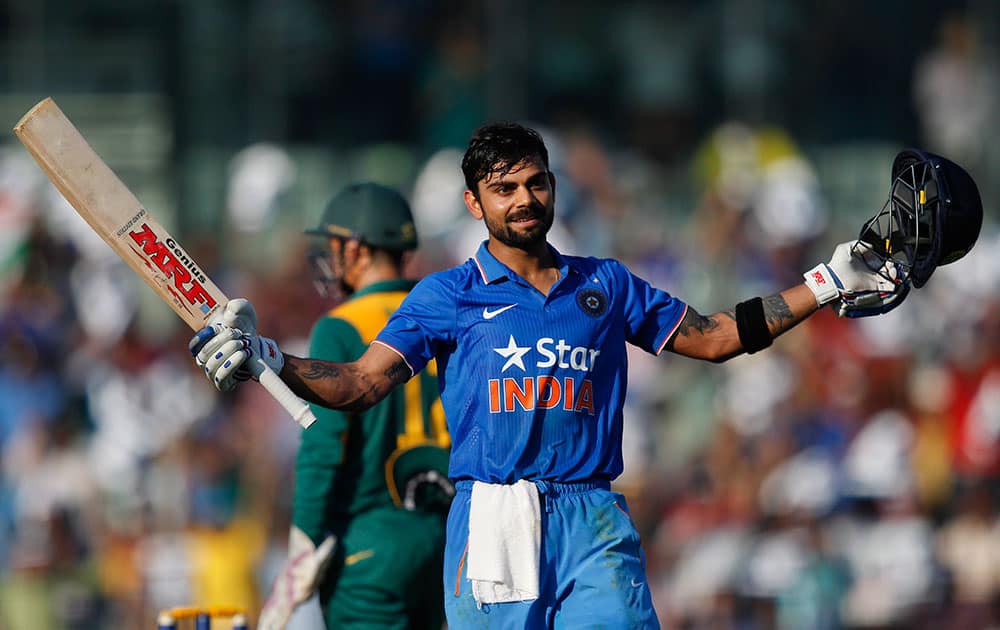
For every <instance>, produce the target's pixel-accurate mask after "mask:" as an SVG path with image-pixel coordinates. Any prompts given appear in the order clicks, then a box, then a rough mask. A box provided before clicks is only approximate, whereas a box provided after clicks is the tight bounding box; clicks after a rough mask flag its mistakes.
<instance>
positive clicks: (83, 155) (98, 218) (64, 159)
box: [14, 98, 316, 427]
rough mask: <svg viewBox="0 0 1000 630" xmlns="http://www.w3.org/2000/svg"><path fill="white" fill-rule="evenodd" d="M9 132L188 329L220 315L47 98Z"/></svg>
mask: <svg viewBox="0 0 1000 630" xmlns="http://www.w3.org/2000/svg"><path fill="white" fill-rule="evenodd" d="M14 135H16V136H17V139H18V140H20V141H21V144H23V145H24V146H25V147H26V148H27V149H28V151H29V152H30V153H31V155H32V157H34V158H35V161H36V162H38V165H39V166H40V167H41V168H42V171H44V173H45V175H46V177H48V178H49V180H50V181H51V182H52V183H53V184H54V185H55V187H56V188H57V189H58V190H59V192H61V193H62V195H63V196H64V197H65V198H66V200H67V201H69V203H70V205H72V206H73V207H74V208H75V209H76V211H77V212H78V213H79V214H80V216H81V217H83V218H84V220H85V221H86V222H87V223H89V224H90V227H92V228H93V229H94V231H95V232H97V233H98V234H100V235H101V238H103V239H104V241H105V242H107V244H108V245H110V246H111V249H113V250H115V253H117V254H118V255H119V256H120V257H121V258H122V260H124V261H125V262H126V263H128V265H129V266H130V267H132V270H133V271H135V272H136V273H137V274H139V277H140V278H142V279H143V280H144V281H145V282H146V284H148V285H149V286H150V287H151V288H152V289H153V291H155V292H156V293H157V295H159V296H160V297H161V298H162V299H163V301H164V302H166V303H167V304H169V305H170V308H172V309H174V312H175V313H177V314H178V315H180V317H181V319H183V320H184V322H185V323H186V324H187V325H188V326H190V327H191V328H192V329H193V330H201V329H202V328H204V327H205V326H207V325H208V323H209V322H210V321H212V320H213V318H215V317H217V316H220V315H221V309H224V308H225V306H226V302H227V301H228V298H226V296H225V295H224V294H223V293H222V291H221V290H220V289H219V287H217V286H215V283H214V282H212V280H211V279H210V278H209V277H208V276H207V275H206V274H205V272H204V271H202V269H201V267H199V266H198V264H197V263H196V262H195V261H194V260H193V259H192V258H191V256H190V255H188V253H187V252H186V251H185V250H184V248H183V247H181V245H180V243H178V242H177V240H176V239H174V238H173V237H172V236H171V235H170V234H169V233H168V232H167V231H166V230H165V229H164V228H163V226H162V225H160V223H159V222H158V221H157V220H156V219H155V218H153V215H152V214H150V212H149V210H147V209H146V208H144V207H143V205H142V204H141V203H139V200H138V199H136V198H135V195H133V194H132V191H130V190H129V189H128V187H127V186H125V184H124V183H122V181H121V180H120V179H119V178H118V176H117V175H115V173H114V171H112V170H111V168H110V167H108V165H107V164H105V162H104V160H102V159H101V158H100V156H98V155H97V153H95V152H94V150H93V149H92V148H91V147H90V144H88V143H87V141H86V139H84V137H83V136H82V135H81V134H80V132H79V130H78V129H77V128H76V126H75V125H74V124H73V123H72V122H71V121H70V120H69V119H68V118H67V117H66V115H65V114H63V112H62V110H61V109H59V106H58V105H56V103H55V101H54V100H52V98H46V99H44V100H42V101H41V102H40V103H38V104H37V105H35V106H34V107H32V108H31V110H29V111H28V113H27V114H25V115H24V116H23V117H22V118H21V120H20V121H18V123H17V125H15V126H14ZM260 384H261V385H263V386H264V387H265V388H266V389H267V391H268V392H270V393H271V395H272V396H274V398H275V399H276V400H277V401H278V402H279V403H280V404H281V406H282V407H284V408H285V410H287V411H288V413H290V414H291V416H292V418H294V419H295V421H296V422H298V423H299V424H300V425H302V426H303V427H307V426H309V425H310V424H312V423H313V422H315V420H316V417H315V416H314V415H313V413H312V410H311V409H309V405H308V404H306V403H305V402H303V401H302V400H301V399H300V398H299V397H298V396H296V395H295V394H294V393H293V392H292V390H291V389H289V388H288V385H286V384H285V383H284V381H282V380H281V379H280V378H279V377H278V375H277V374H275V373H274V371H273V370H270V369H265V371H264V372H263V373H262V374H261V375H260Z"/></svg>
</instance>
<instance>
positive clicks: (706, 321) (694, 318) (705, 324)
mask: <svg viewBox="0 0 1000 630" xmlns="http://www.w3.org/2000/svg"><path fill="white" fill-rule="evenodd" d="M733 317H735V315H733ZM718 327H719V322H717V321H715V320H714V319H711V318H709V317H705V316H704V315H702V314H701V313H699V312H698V311H696V310H694V309H693V308H692V307H691V306H688V310H687V313H685V314H684V319H682V320H681V323H680V324H678V325H677V330H676V331H675V332H674V334H673V336H672V337H671V338H670V341H668V342H667V349H668V350H671V351H672V350H673V349H674V341H675V340H676V339H677V337H679V336H681V335H683V336H685V337H690V336H691V334H692V333H693V332H697V333H698V334H700V335H704V334H705V333H706V332H708V331H710V330H713V329H715V328H718Z"/></svg>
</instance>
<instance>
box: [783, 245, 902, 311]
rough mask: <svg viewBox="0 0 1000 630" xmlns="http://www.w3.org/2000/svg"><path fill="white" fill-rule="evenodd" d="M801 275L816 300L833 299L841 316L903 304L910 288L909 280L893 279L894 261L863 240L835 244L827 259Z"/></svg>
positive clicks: (829, 300)
mask: <svg viewBox="0 0 1000 630" xmlns="http://www.w3.org/2000/svg"><path fill="white" fill-rule="evenodd" d="M873 268H874V269H875V271H873V270H872V269H873ZM803 276H804V277H805V281H806V286H807V287H809V288H810V289H811V290H812V292H813V295H815V296H816V303H817V304H819V305H820V306H823V305H824V304H829V303H831V302H835V303H834V304H833V306H834V309H835V310H836V311H837V314H838V315H840V316H841V317H844V316H846V317H867V316H869V315H878V314H880V313H887V312H889V311H891V310H892V309H894V308H896V307H897V306H899V305H900V304H902V302H903V299H904V298H905V297H906V295H907V294H908V293H909V290H910V286H909V283H902V282H899V281H897V280H896V278H897V277H898V274H897V271H896V266H895V265H894V264H893V262H892V261H891V260H885V261H883V260H882V258H881V257H880V256H878V255H877V254H875V252H873V251H872V248H871V246H870V245H868V244H867V243H865V242H863V241H847V242H845V243H841V244H839V245H837V247H836V249H834V251H833V257H832V258H830V262H829V263H825V264H823V263H821V264H819V265H816V266H815V267H813V268H812V269H810V270H809V271H807V272H806V273H805V274H803Z"/></svg>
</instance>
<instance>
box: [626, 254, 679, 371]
mask: <svg viewBox="0 0 1000 630" xmlns="http://www.w3.org/2000/svg"><path fill="white" fill-rule="evenodd" d="M615 266H616V270H615V275H616V278H617V280H618V282H620V283H621V284H622V288H623V289H624V294H625V300H624V306H623V316H624V318H625V326H626V333H625V334H626V339H628V341H629V343H632V344H634V345H636V346H638V347H640V348H642V349H643V350H645V351H646V352H650V353H652V354H659V353H660V352H662V351H663V347H664V346H665V345H666V344H667V341H668V340H669V339H670V337H671V336H672V335H673V334H674V332H675V331H676V330H677V327H678V326H679V325H680V323H681V320H683V319H684V315H685V313H687V304H685V303H684V302H683V301H681V300H679V299H678V298H676V297H674V296H672V295H670V294H669V293H667V292H666V291H663V290H661V289H657V288H655V287H653V286H651V285H650V284H649V283H648V282H646V281H645V280H643V279H642V278H639V277H638V276H636V275H634V274H633V273H632V272H631V271H629V270H628V268H627V267H626V266H625V265H624V264H622V263H620V262H616V263H615Z"/></svg>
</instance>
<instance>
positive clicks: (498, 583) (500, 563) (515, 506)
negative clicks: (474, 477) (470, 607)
mask: <svg viewBox="0 0 1000 630" xmlns="http://www.w3.org/2000/svg"><path fill="white" fill-rule="evenodd" d="M541 512H542V511H541V507H540V505H539V502H538V488H536V487H535V484H534V483H532V482H530V481H527V480H524V479H522V480H520V481H518V482H517V483H515V484H513V485H506V484H493V483H483V482H481V481H477V482H475V483H474V484H472V499H471V505H470V507H469V552H468V557H467V562H468V569H467V575H468V577H469V580H471V581H472V595H473V597H474V598H475V599H476V603H477V604H479V605H482V604H493V603H500V602H520V601H527V600H532V599H537V598H538V582H539V579H538V571H539V568H538V562H539V560H538V558H539V549H540V548H541V531H542V513H541Z"/></svg>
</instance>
